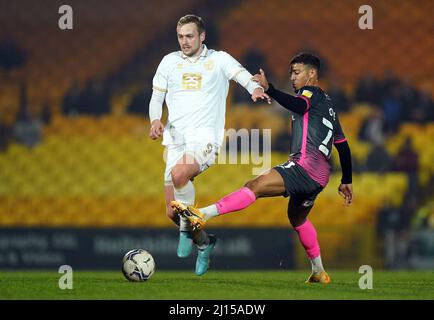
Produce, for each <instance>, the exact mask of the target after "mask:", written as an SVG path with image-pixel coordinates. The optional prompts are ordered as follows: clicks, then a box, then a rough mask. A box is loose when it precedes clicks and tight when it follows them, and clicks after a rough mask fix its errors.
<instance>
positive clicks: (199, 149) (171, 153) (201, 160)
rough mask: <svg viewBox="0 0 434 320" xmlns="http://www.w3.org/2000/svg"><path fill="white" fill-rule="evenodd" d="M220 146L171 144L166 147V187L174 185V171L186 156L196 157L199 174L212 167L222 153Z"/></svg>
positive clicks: (207, 143)
mask: <svg viewBox="0 0 434 320" xmlns="http://www.w3.org/2000/svg"><path fill="white" fill-rule="evenodd" d="M220 147H221V146H220V144H218V143H216V142H194V143H186V144H169V145H167V146H166V149H165V151H164V152H165V153H164V159H165V161H166V170H165V171H164V185H172V184H173V183H172V175H171V173H172V169H173V168H174V167H175V165H176V163H177V162H178V161H179V160H180V159H181V158H182V156H183V155H184V154H189V155H192V156H193V157H194V159H195V160H196V162H197V163H198V164H199V173H201V172H203V171H205V170H206V169H208V168H209V167H210V166H212V165H213V164H214V163H215V161H216V159H217V157H218V153H219V151H220Z"/></svg>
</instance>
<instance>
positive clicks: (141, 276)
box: [122, 249, 155, 282]
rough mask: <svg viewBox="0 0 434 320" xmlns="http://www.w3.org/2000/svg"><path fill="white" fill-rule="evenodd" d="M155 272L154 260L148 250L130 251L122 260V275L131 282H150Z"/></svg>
mask: <svg viewBox="0 0 434 320" xmlns="http://www.w3.org/2000/svg"><path fill="white" fill-rule="evenodd" d="M154 272H155V261H154V258H153V257H152V255H151V254H150V253H149V252H148V251H146V250H143V249H133V250H130V251H128V252H127V253H126V254H125V256H124V258H123V259H122V273H123V274H124V276H125V278H127V280H129V281H135V282H142V281H146V280H149V278H151V277H152V275H153V274H154Z"/></svg>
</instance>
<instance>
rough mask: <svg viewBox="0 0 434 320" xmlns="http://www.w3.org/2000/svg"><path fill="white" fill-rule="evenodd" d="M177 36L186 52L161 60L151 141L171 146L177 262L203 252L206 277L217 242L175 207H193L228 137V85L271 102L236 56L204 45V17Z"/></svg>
mask: <svg viewBox="0 0 434 320" xmlns="http://www.w3.org/2000/svg"><path fill="white" fill-rule="evenodd" d="M176 31H177V36H178V42H179V46H180V49H181V50H180V51H175V52H172V53H170V54H168V55H166V56H165V57H164V58H163V59H162V61H161V62H160V65H159V66H158V68H157V71H156V73H155V76H154V78H153V81H152V85H153V92H152V97H151V101H150V104H149V118H150V121H151V128H150V133H149V136H150V137H151V138H152V139H154V140H155V139H158V138H159V137H160V136H163V142H162V144H163V145H164V146H166V151H167V155H166V170H165V173H164V184H165V189H164V190H165V191H164V192H165V199H166V213H167V216H168V217H169V218H170V219H172V220H173V222H174V223H175V224H176V225H178V226H179V230H180V236H179V243H178V249H177V254H178V257H180V258H184V257H187V256H189V255H190V253H191V252H192V248H193V244H195V245H196V246H197V248H198V256H197V260H196V270H195V273H196V274H197V275H203V274H204V273H205V272H206V271H207V270H208V266H209V256H210V254H211V252H212V251H213V249H214V247H215V244H216V241H217V238H216V237H215V236H213V235H209V236H208V235H207V234H206V233H205V231H203V230H193V229H192V227H191V225H190V223H189V221H188V220H187V219H185V218H183V217H179V216H178V215H177V214H175V213H174V211H173V209H172V207H171V202H172V201H173V200H177V201H180V202H182V203H183V204H185V205H194V199H195V189H194V185H193V183H192V179H193V178H194V177H195V176H197V175H198V174H200V173H201V172H203V171H204V170H206V169H207V168H208V167H210V166H211V165H212V164H213V163H214V162H215V160H216V158H217V155H218V152H219V149H220V147H221V145H222V143H223V138H224V125H225V111H226V97H227V94H228V89H229V80H234V81H236V82H238V83H239V84H241V85H242V86H243V87H244V88H245V89H246V90H247V91H248V92H249V93H250V94H251V96H252V100H253V101H254V102H256V101H257V100H258V99H262V100H266V101H267V102H268V103H270V98H269V96H268V95H267V94H265V93H264V89H263V88H262V87H261V86H260V85H259V84H257V83H256V82H254V81H252V80H251V78H252V75H251V74H250V73H249V72H248V71H247V70H246V69H245V68H243V66H242V65H241V64H240V63H239V62H238V61H236V60H235V59H234V58H233V57H232V56H231V55H229V54H228V53H226V52H224V51H215V50H212V49H208V48H207V47H206V46H205V45H204V44H203V42H204V40H205V27H204V23H203V20H202V19H201V18H200V17H198V16H196V15H186V16H184V17H182V18H181V19H180V20H179V21H178V24H177V28H176ZM164 101H166V105H167V108H168V122H167V124H166V125H165V126H163V123H162V122H161V115H162V106H163V102H164Z"/></svg>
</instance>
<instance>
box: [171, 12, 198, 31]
mask: <svg viewBox="0 0 434 320" xmlns="http://www.w3.org/2000/svg"><path fill="white" fill-rule="evenodd" d="M187 23H194V24H195V25H196V26H197V31H198V32H199V34H201V33H202V32H204V31H205V23H204V22H203V19H202V18H201V17H199V16H197V15H195V14H187V15H185V16H183V17H181V18H180V19H179V21H178V23H177V25H176V27H177V28H179V27H182V26H183V25H184V24H187Z"/></svg>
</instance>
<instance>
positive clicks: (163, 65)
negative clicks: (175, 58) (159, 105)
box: [152, 56, 169, 92]
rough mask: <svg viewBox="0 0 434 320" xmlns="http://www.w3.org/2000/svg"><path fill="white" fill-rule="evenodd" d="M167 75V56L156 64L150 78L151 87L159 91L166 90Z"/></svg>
mask: <svg viewBox="0 0 434 320" xmlns="http://www.w3.org/2000/svg"><path fill="white" fill-rule="evenodd" d="M168 76H169V63H168V58H167V56H166V57H164V58H163V60H161V62H160V64H159V65H158V68H157V71H156V72H155V75H154V78H153V79H152V89H154V90H158V91H161V92H167V83H168Z"/></svg>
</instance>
